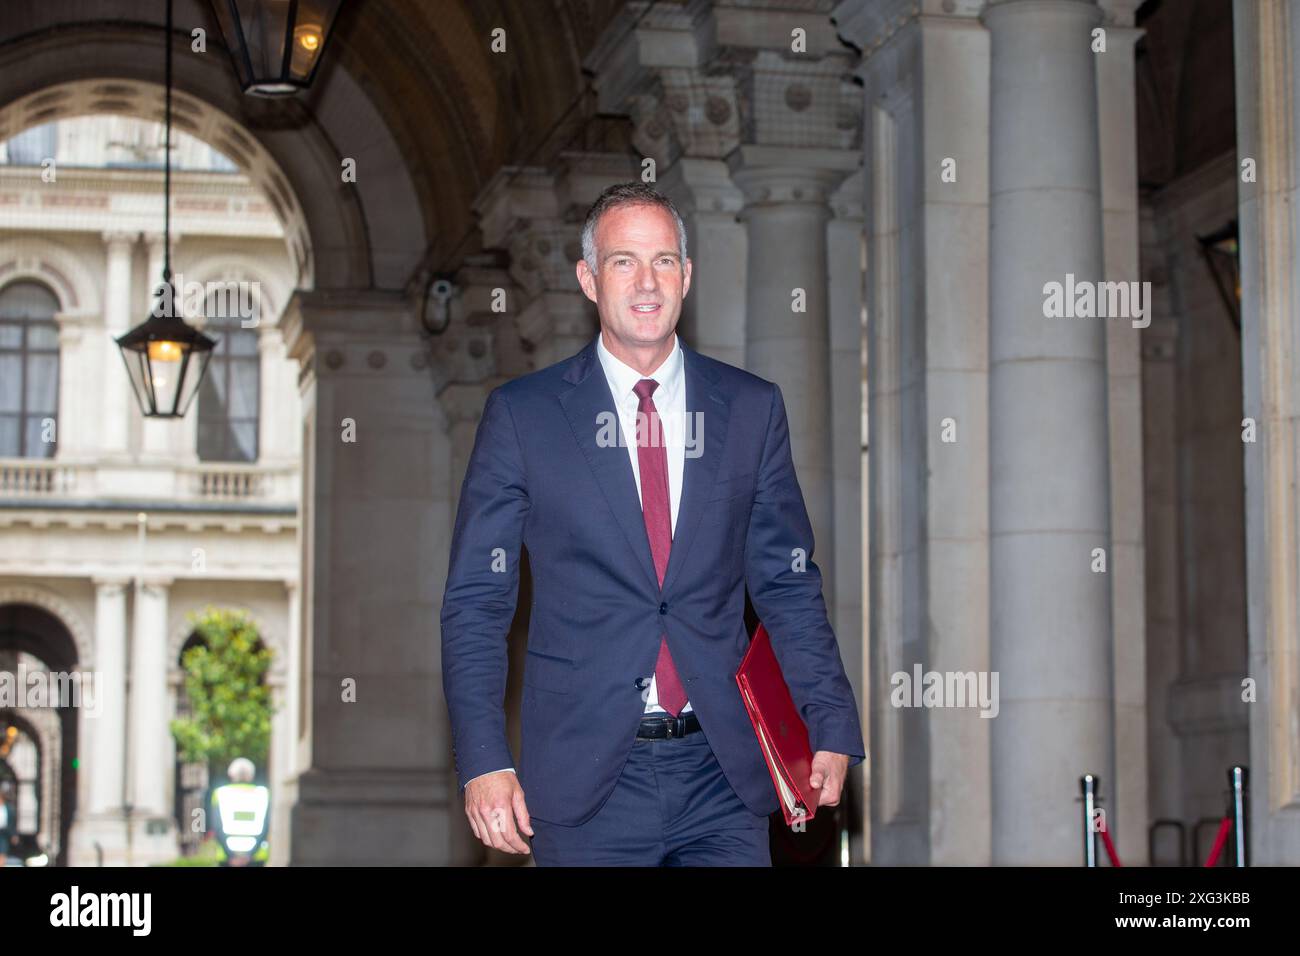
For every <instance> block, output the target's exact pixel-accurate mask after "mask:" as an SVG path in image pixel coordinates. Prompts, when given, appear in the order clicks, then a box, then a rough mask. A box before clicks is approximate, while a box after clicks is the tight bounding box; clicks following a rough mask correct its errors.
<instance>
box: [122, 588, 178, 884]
mask: <svg viewBox="0 0 1300 956" xmlns="http://www.w3.org/2000/svg"><path fill="white" fill-rule="evenodd" d="M171 583H172V580H171V578H147V579H144V580H142V581H140V582H138V585H137V587H136V592H135V609H134V617H135V620H134V628H133V629H132V639H131V695H130V701H131V704H130V742H129V745H128V746H129V750H128V761H129V766H130V778H129V781H128V786H127V792H128V794H129V803H130V805H131V857H132V861H133V862H134V863H135V864H141V863H148V862H153V861H157V860H166V859H172V858H174V857H175V855H176V853H177V843H176V833H175V826H174V821H173V819H172V808H171V805H170V800H169V796H170V793H171V782H172V781H171V777H172V767H173V762H174V759H175V758H174V746H173V743H172V739H171V733H170V731H169V728H168V721H169V720H170V718H171V716H172V715H171V713H170V709H169V707H168V701H169V697H168V693H167V592H168V588H170V587H171Z"/></svg>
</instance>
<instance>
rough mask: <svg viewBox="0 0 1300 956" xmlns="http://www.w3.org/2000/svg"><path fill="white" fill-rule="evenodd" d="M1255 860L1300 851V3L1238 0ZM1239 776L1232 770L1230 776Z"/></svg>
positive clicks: (1274, 860)
mask: <svg viewBox="0 0 1300 956" xmlns="http://www.w3.org/2000/svg"><path fill="white" fill-rule="evenodd" d="M1233 43H1234V48H1235V54H1236V55H1235V56H1234V57H1233V61H1234V63H1235V75H1236V97H1237V162H1238V170H1239V173H1238V175H1239V182H1238V183H1237V190H1238V196H1239V197H1240V223H1241V225H1240V235H1241V362H1242V383H1243V390H1244V396H1243V403H1242V404H1243V413H1244V416H1245V417H1246V419H1247V420H1248V421H1250V422H1253V423H1254V426H1255V429H1256V440H1255V441H1254V442H1243V445H1242V450H1243V453H1244V455H1245V471H1246V587H1247V628H1248V632H1249V666H1248V668H1247V673H1246V674H1245V675H1243V677H1250V678H1252V679H1254V681H1255V702H1254V703H1251V704H1249V714H1250V771H1251V781H1250V782H1251V788H1252V794H1251V811H1252V815H1251V831H1250V851H1251V854H1252V858H1251V862H1252V863H1253V864H1256V865H1262V866H1267V865H1277V864H1282V863H1294V862H1295V861H1296V860H1297V859H1300V676H1298V673H1300V505H1298V503H1297V501H1296V488H1297V486H1300V464H1297V463H1298V462H1300V348H1298V347H1297V342H1300V301H1297V300H1298V298H1300V296H1298V295H1297V291H1296V280H1295V276H1296V274H1297V271H1298V268H1300V241H1297V236H1298V235H1300V208H1298V207H1300V186H1298V185H1297V184H1298V183H1300V150H1298V149H1297V142H1296V130H1297V128H1300V93H1298V92H1297V85H1300V63H1298V62H1297V59H1296V51H1297V50H1300V17H1297V16H1296V11H1295V8H1294V5H1293V4H1291V3H1288V2H1286V0H1235V3H1234V4H1233ZM1224 783H1225V785H1226V780H1225V781H1224Z"/></svg>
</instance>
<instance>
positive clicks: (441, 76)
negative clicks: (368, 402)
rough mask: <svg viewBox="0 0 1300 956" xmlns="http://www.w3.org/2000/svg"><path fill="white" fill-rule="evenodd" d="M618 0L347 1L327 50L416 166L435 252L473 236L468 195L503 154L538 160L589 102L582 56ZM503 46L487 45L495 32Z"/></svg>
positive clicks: (578, 121) (576, 125)
mask: <svg viewBox="0 0 1300 956" xmlns="http://www.w3.org/2000/svg"><path fill="white" fill-rule="evenodd" d="M622 6H623V2H622V0H348V2H347V3H346V4H345V7H344V9H343V11H342V12H341V13H340V15H339V20H338V23H337V27H336V31H337V32H336V34H335V35H334V37H333V39H331V41H330V42H331V47H330V51H329V55H330V56H331V57H336V58H337V59H338V62H339V65H340V66H342V67H344V68H345V69H347V71H348V72H349V73H350V74H352V76H353V77H354V78H355V79H356V80H357V81H358V82H359V83H360V84H361V85H362V87H363V89H364V90H365V91H366V93H367V95H368V96H369V97H370V99H371V100H372V101H373V102H374V103H375V105H376V107H377V108H378V110H379V111H380V113H381V115H382V116H383V118H384V120H385V122H386V123H387V125H388V127H389V128H390V130H391V131H392V133H393V135H394V137H395V138H396V139H397V140H398V143H399V144H400V146H401V148H402V151H403V152H404V153H405V154H406V156H407V157H408V162H409V163H410V164H411V165H412V167H413V168H414V169H415V173H414V175H415V176H416V189H417V191H418V192H419V194H420V198H421V202H422V204H423V205H424V210H425V221H426V223H428V224H429V225H430V229H429V233H430V235H432V236H434V246H435V254H434V255H433V256H432V257H431V258H432V259H433V260H434V261H435V262H436V261H437V260H438V259H439V258H445V257H446V256H448V255H450V254H452V253H453V252H460V253H463V252H465V251H467V247H466V245H465V243H466V242H468V243H470V244H472V243H473V242H474V241H475V238H476V237H475V236H474V228H473V226H474V220H473V217H472V214H471V211H470V203H471V202H472V200H473V199H474V197H475V196H476V195H477V194H478V193H479V191H480V190H481V189H482V187H483V186H484V185H485V184H486V182H487V180H488V179H489V178H490V177H491V175H492V173H493V172H495V171H496V170H497V169H498V168H499V167H500V166H501V165H503V164H522V163H526V162H539V161H545V160H546V159H549V158H550V153H551V152H553V151H554V150H556V149H558V148H561V147H563V146H564V145H566V144H567V141H568V140H570V139H571V138H572V137H573V136H575V135H577V136H580V135H581V134H582V127H583V125H584V124H585V123H586V122H587V121H588V120H589V119H590V118H591V116H592V114H593V112H594V102H592V101H591V99H590V98H588V97H585V96H584V95H583V93H584V90H585V89H586V87H587V81H586V78H585V77H584V75H583V73H582V66H581V64H582V60H583V57H584V56H585V55H586V54H587V52H588V51H589V50H590V49H591V48H592V46H593V45H594V44H595V42H596V39H597V37H598V36H599V35H600V33H601V31H602V30H603V29H604V28H605V26H606V25H607V24H608V23H609V21H610V20H611V19H612V18H613V16H614V15H615V13H616V12H617V11H618V9H619V8H620V7H622ZM497 28H501V29H503V30H504V31H505V42H506V49H505V52H503V53H497V52H493V50H492V45H491V41H492V35H493V31H494V30H496V29H497Z"/></svg>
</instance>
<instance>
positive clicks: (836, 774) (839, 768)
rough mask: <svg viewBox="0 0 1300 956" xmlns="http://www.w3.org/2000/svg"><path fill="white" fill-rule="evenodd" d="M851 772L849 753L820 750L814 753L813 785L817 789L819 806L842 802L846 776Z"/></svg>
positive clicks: (829, 805) (830, 805) (831, 805)
mask: <svg viewBox="0 0 1300 956" xmlns="http://www.w3.org/2000/svg"><path fill="white" fill-rule="evenodd" d="M848 772H849V757H848V754H837V753H832V752H831V751H829V750H819V751H817V752H816V753H815V754H813V761H812V780H811V782H812V786H813V789H814V790H816V791H817V794H818V796H817V806H819V807H833V806H835V805H837V804H838V803H839V802H840V793H841V792H842V791H843V789H844V777H845V775H846V774H848Z"/></svg>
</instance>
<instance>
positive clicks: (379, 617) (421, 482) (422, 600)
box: [281, 290, 464, 866]
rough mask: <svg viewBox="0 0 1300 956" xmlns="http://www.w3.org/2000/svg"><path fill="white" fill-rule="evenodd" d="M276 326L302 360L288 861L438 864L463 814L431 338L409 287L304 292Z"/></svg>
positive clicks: (443, 434)
mask: <svg viewBox="0 0 1300 956" xmlns="http://www.w3.org/2000/svg"><path fill="white" fill-rule="evenodd" d="M284 333H285V339H286V341H287V343H288V345H289V350H290V355H291V356H292V357H293V358H295V359H296V360H298V361H299V362H301V363H302V364H303V367H304V368H305V369H306V370H307V371H306V373H305V375H304V376H303V381H302V386H303V416H304V443H305V447H304V456H303V472H304V474H303V498H302V501H301V503H300V507H299V520H300V526H301V539H302V541H303V547H304V554H303V564H302V574H303V577H302V581H301V588H302V591H303V607H304V611H303V614H304V616H303V619H302V621H301V626H302V628H303V633H304V636H305V641H304V651H303V654H302V658H301V660H300V661H299V667H300V669H301V671H302V672H303V674H304V676H305V690H304V693H305V695H306V696H305V698H304V700H303V701H302V703H303V705H304V711H305V719H306V726H305V727H304V728H303V729H304V731H305V734H304V737H303V739H301V740H300V752H301V753H302V759H301V761H300V763H299V771H298V773H297V775H296V777H295V779H294V780H293V781H292V782H291V784H290V786H288V787H286V788H285V790H286V792H285V793H284V794H283V795H282V797H281V799H285V800H288V801H289V802H290V804H291V809H290V819H291V829H292V833H291V837H290V839H291V846H290V853H291V860H292V862H293V863H294V864H295V865H298V864H330V865H336V864H367V865H386V866H391V865H401V864H422V865H427V864H438V863H444V862H446V861H447V859H448V839H449V837H448V834H449V831H450V828H451V827H452V826H464V817H463V810H462V809H461V808H460V807H450V806H449V804H448V798H447V795H448V794H449V793H450V792H451V788H450V785H449V779H450V778H451V777H452V776H454V775H453V774H452V769H451V765H450V759H449V758H450V751H449V747H448V746H447V737H448V735H447V733H446V731H445V721H446V719H447V714H446V705H445V703H444V702H443V700H442V685H441V679H440V677H439V663H438V652H437V646H438V642H437V623H436V622H437V620H438V612H439V603H440V599H441V586H442V582H443V581H444V579H445V575H446V562H447V557H448V553H447V547H446V542H447V541H448V540H450V534H451V528H452V517H453V512H452V506H453V501H452V493H451V489H450V485H449V481H448V467H449V464H448V462H449V459H450V444H449V441H448V437H447V431H446V428H447V424H446V421H445V419H444V417H443V413H442V409H441V407H440V405H439V403H438V401H437V400H436V397H435V394H436V392H435V381H434V377H433V374H432V370H431V368H430V367H429V364H428V357H427V356H428V353H427V347H426V345H425V343H424V342H423V341H422V340H421V337H420V333H419V331H418V321H417V319H416V316H415V315H414V314H413V311H412V308H411V305H410V303H409V301H408V300H407V299H406V298H405V297H404V296H402V295H400V294H398V293H387V292H375V291H371V290H356V291H339V290H330V291H315V292H305V291H301V290H300V291H298V292H296V293H295V294H294V297H293V299H292V300H291V301H290V304H289V307H288V310H287V312H286V315H285V323H284ZM381 636H382V637H381Z"/></svg>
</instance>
